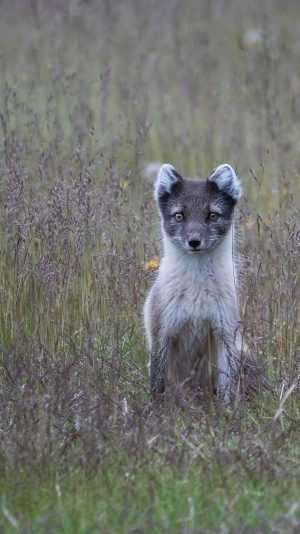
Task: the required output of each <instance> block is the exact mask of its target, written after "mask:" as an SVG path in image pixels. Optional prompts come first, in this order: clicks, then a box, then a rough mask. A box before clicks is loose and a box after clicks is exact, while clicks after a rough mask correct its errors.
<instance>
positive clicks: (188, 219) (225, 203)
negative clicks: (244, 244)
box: [158, 179, 236, 251]
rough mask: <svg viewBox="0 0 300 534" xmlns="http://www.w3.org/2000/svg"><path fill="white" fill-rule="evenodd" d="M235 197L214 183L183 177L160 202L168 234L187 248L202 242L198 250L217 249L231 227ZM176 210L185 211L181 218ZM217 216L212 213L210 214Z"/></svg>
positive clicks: (181, 212) (179, 244) (178, 243)
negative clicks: (191, 243) (177, 216)
mask: <svg viewBox="0 0 300 534" xmlns="http://www.w3.org/2000/svg"><path fill="white" fill-rule="evenodd" d="M235 203H236V202H235V200H234V199H233V198H232V197H230V196H229V195H228V194H227V193H225V192H221V191H220V190H219V189H218V187H217V186H216V184H215V183H213V182H212V183H210V182H207V181H206V182H196V181H192V180H187V179H184V180H180V181H178V182H177V183H175V184H174V186H173V187H172V189H171V192H170V193H165V194H163V195H162V196H161V197H160V198H159V201H158V204H159V209H160V212H161V215H162V220H163V227H164V230H165V232H166V233H167V235H168V236H169V237H170V238H171V239H172V241H174V243H176V244H177V245H178V246H181V247H182V248H184V249H185V250H187V251H190V246H189V243H190V242H191V241H193V240H196V241H199V242H200V245H199V250H209V249H211V248H215V247H216V246H218V244H219V243H220V242H221V241H222V239H223V238H224V236H225V235H226V234H227V232H228V231H229V229H230V227H231V223H232V216H233V212H234V206H235ZM176 213H177V214H178V213H180V214H182V216H183V218H182V220H181V221H179V220H176ZM212 213H213V214H214V215H211V214H212Z"/></svg>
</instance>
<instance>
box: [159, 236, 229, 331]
mask: <svg viewBox="0 0 300 534" xmlns="http://www.w3.org/2000/svg"><path fill="white" fill-rule="evenodd" d="M164 246H165V254H164V257H163V260H162V263H161V266H160V271H159V276H158V280H157V283H158V285H159V287H160V288H161V291H160V305H161V318H162V322H163V325H162V326H163V330H164V331H165V332H166V333H168V334H169V335H170V334H172V333H174V334H176V333H180V330H181V328H182V327H184V325H185V324H187V323H189V324H190V325H191V326H192V327H193V328H192V329H193V330H194V329H195V330H197V332H198V333H199V334H200V332H201V331H203V330H204V331H203V334H204V333H205V332H206V330H207V325H209V324H216V325H218V323H220V322H221V321H223V320H224V315H225V316H226V308H227V307H229V306H230V307H231V306H232V300H235V286H234V265H233V259H232V233H231V232H229V234H228V236H226V238H225V239H224V242H223V243H222V245H221V246H220V247H218V249H216V250H213V251H210V252H209V253H207V254H205V253H202V254H198V255H189V254H186V253H184V252H182V251H181V250H180V249H178V248H177V247H175V246H174V245H173V244H172V243H171V242H170V241H169V240H168V239H167V238H166V237H164Z"/></svg>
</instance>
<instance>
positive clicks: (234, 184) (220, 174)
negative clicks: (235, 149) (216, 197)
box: [207, 163, 242, 202]
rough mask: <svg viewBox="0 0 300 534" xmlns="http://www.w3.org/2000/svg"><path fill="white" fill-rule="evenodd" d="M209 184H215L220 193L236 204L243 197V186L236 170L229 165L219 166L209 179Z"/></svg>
mask: <svg viewBox="0 0 300 534" xmlns="http://www.w3.org/2000/svg"><path fill="white" fill-rule="evenodd" d="M207 180H208V182H212V183H215V184H216V186H217V187H218V189H219V190H220V191H223V192H224V193H226V194H227V195H229V196H230V197H231V198H232V200H234V202H237V201H238V200H239V199H240V198H241V196H242V186H241V183H240V180H239V179H238V177H237V175H236V173H235V170H234V169H233V168H232V167H231V165H229V164H228V163H223V164H222V165H219V166H218V167H217V168H216V169H214V171H213V172H212V173H211V175H210V176H209V177H208V178H207Z"/></svg>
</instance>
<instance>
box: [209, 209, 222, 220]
mask: <svg viewBox="0 0 300 534" xmlns="http://www.w3.org/2000/svg"><path fill="white" fill-rule="evenodd" d="M219 217H220V214H219V213H216V212H215V211H211V212H210V213H209V214H208V217H207V218H208V220H209V221H217V220H218V219H219Z"/></svg>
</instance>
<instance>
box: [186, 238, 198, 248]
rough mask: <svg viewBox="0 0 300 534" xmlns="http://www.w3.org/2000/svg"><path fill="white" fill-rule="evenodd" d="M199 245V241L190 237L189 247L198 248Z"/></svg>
mask: <svg viewBox="0 0 300 534" xmlns="http://www.w3.org/2000/svg"><path fill="white" fill-rule="evenodd" d="M200 245H201V241H198V240H197V239H191V241H189V246H190V247H191V248H199V247H200Z"/></svg>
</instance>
